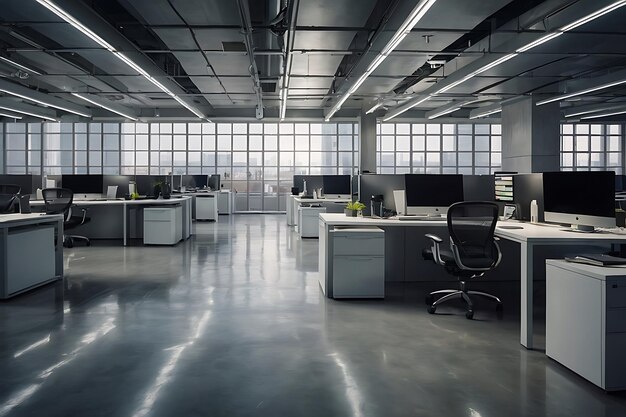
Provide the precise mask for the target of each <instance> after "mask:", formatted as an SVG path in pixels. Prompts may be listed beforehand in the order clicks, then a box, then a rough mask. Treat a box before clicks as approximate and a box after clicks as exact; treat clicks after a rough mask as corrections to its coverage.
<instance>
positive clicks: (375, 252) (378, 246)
mask: <svg viewBox="0 0 626 417" xmlns="http://www.w3.org/2000/svg"><path fill="white" fill-rule="evenodd" d="M332 236H333V238H332V239H333V253H334V255H335V256H345V255H355V256H363V255H370V256H384V254H385V234H384V232H382V231H380V232H371V231H367V232H363V231H357V232H353V231H347V230H340V231H333V232H332Z"/></svg>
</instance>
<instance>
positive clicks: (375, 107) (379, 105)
mask: <svg viewBox="0 0 626 417" xmlns="http://www.w3.org/2000/svg"><path fill="white" fill-rule="evenodd" d="M382 106H383V102H382V101H381V102H379V103H376V104H374V105H373V106H372V108H371V109H369V110H368V111H366V112H365V114H370V113H374V112H375V111H376V110H378V109H379V108H380V107H382Z"/></svg>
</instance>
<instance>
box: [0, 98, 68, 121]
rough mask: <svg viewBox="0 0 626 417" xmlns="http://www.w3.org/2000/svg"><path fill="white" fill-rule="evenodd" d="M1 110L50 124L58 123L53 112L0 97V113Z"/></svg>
mask: <svg viewBox="0 0 626 417" xmlns="http://www.w3.org/2000/svg"><path fill="white" fill-rule="evenodd" d="M3 110H7V111H10V112H15V113H20V114H24V115H26V116H31V117H37V118H39V119H44V120H49V121H51V122H58V118H57V114H56V112H55V111H54V110H50V109H44V108H41V107H38V106H33V105H31V104H26V103H24V102H21V101H18V100H14V99H11V98H9V97H0V111H3Z"/></svg>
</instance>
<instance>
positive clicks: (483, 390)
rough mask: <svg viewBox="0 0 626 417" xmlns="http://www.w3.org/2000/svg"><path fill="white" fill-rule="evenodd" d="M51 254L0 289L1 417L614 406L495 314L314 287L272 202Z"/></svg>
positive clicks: (410, 295)
mask: <svg viewBox="0 0 626 417" xmlns="http://www.w3.org/2000/svg"><path fill="white" fill-rule="evenodd" d="M65 268H66V269H65V270H66V280H65V282H64V284H61V283H58V284H53V285H49V286H47V287H45V288H42V289H39V290H35V291H32V292H30V293H28V294H24V295H22V296H19V297H16V298H14V299H12V300H9V301H5V302H0V417H4V416H46V417H53V416H59V417H60V416H64V417H65V416H86V417H95V416H116V417H118V416H120V417H140V416H164V417H165V416H167V417H176V416H181V417H193V416H228V417H234V416H272V417H279V416H289V417H291V416H316V417H320V416H324V417H330V416H342V417H343V416H353V417H370V416H372V417H373V416H381V417H383V416H384V417H392V416H468V417H503V416H544V415H546V416H570V417H571V416H581V417H583V416H584V417H590V416H594V417H598V416H621V417H623V416H626V394H623V393H621V394H610V395H609V394H605V393H604V392H603V391H601V390H600V389H598V388H596V387H595V386H593V385H591V384H590V383H588V382H586V381H584V380H583V379H581V378H579V377H577V376H576V375H574V374H573V373H571V372H570V371H568V370H566V369H564V368H563V367H561V366H560V365H558V364H557V363H555V362H553V361H551V360H550V359H548V358H547V357H546V356H545V355H544V353H543V352H542V351H526V350H525V349H523V348H522V347H521V346H520V345H519V343H518V334H519V327H518V319H517V318H516V317H515V314H511V313H510V312H507V313H505V315H504V317H503V318H498V317H497V316H496V314H495V313H493V312H492V311H491V309H490V310H479V311H477V312H476V320H473V321H468V320H466V319H465V317H464V316H463V312H462V310H460V309H455V308H454V306H452V307H447V308H441V309H440V311H441V313H443V314H437V315H434V316H431V315H428V314H427V313H426V311H425V308H424V304H423V292H424V291H425V290H422V289H420V288H419V287H412V286H392V287H390V288H389V294H390V296H389V297H387V299H386V300H384V301H381V300H367V301H334V300H328V299H325V298H324V297H323V296H322V295H321V294H320V290H319V287H318V284H317V272H316V271H317V241H316V240H300V239H299V238H298V237H297V235H296V234H295V233H294V232H293V231H292V230H291V229H290V228H288V227H287V226H286V224H285V217H284V215H283V216H280V215H237V216H231V217H222V218H220V222H219V223H218V224H213V223H202V224H198V225H196V235H195V236H194V237H193V238H192V239H191V240H189V241H187V242H185V243H182V244H179V245H178V246H176V247H175V248H169V247H168V248H160V247H142V246H139V245H137V246H133V247H129V248H122V247H119V246H117V242H116V243H115V244H114V243H112V242H105V243H98V242H96V243H95V244H94V246H92V247H89V248H74V249H71V250H66V255H65ZM445 313H449V314H445Z"/></svg>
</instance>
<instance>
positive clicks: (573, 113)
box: [563, 102, 626, 118]
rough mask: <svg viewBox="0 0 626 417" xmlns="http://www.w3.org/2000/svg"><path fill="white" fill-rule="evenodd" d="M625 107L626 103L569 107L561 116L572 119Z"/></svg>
mask: <svg viewBox="0 0 626 417" xmlns="http://www.w3.org/2000/svg"><path fill="white" fill-rule="evenodd" d="M625 107H626V102H624V103H601V104H589V105H586V106H576V107H570V108H567V109H565V110H564V111H563V116H565V117H566V118H573V117H577V116H582V115H585V114H592V113H598V112H604V111H610V110H621V109H622V108H625Z"/></svg>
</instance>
